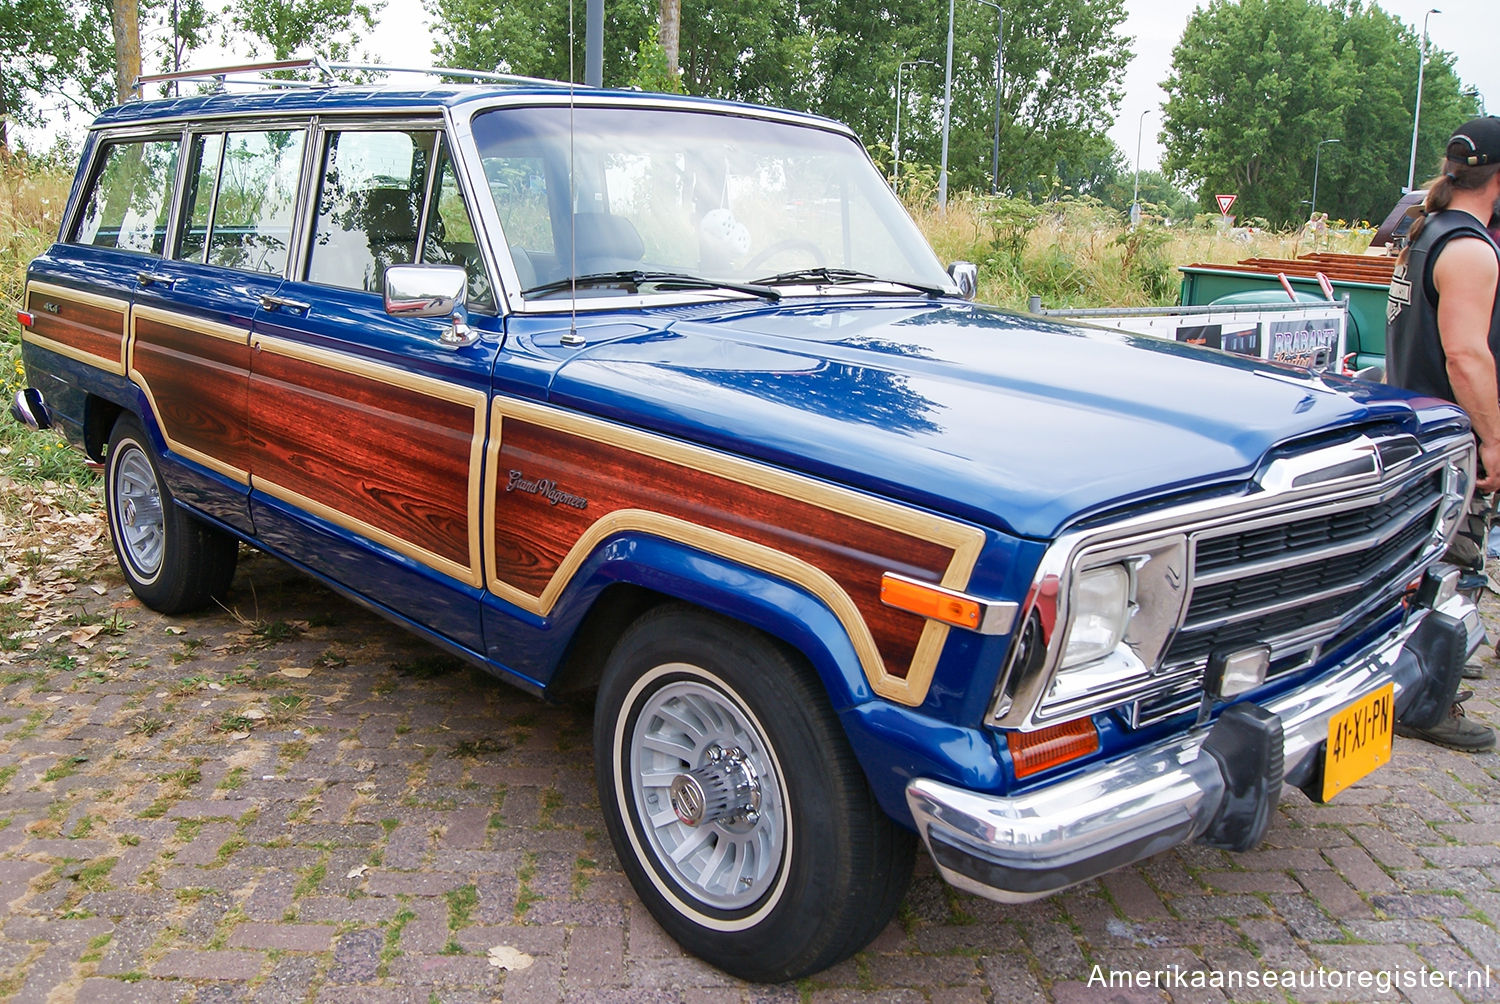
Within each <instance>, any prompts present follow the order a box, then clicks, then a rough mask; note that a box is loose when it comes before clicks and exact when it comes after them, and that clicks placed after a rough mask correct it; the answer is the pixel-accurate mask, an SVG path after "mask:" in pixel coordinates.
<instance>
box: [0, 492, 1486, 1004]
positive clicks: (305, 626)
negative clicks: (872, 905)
mask: <svg viewBox="0 0 1500 1004" xmlns="http://www.w3.org/2000/svg"><path fill="white" fill-rule="evenodd" d="M0 487H4V488H6V489H7V490H10V489H14V490H25V489H19V488H17V487H16V486H14V485H5V486H0ZM73 519H75V520H76V522H72V523H65V524H59V525H58V526H60V527H61V529H54V530H52V531H49V532H52V533H53V534H54V537H55V539H53V540H52V541H51V542H50V543H48V542H46V541H45V540H40V542H36V543H34V544H33V546H32V547H31V549H30V550H28V551H26V552H24V553H8V554H5V555H3V557H0V560H3V562H4V570H5V575H3V576H0V580H3V582H4V586H3V591H0V602H3V604H4V605H3V607H0V610H3V611H4V620H3V623H0V639H4V648H3V650H0V998H4V999H11V1000H15V1001H26V1002H40V1001H67V1000H79V1001H110V1002H116V1001H232V1000H254V1001H281V1000H286V1001H300V1000H316V1001H351V1002H352V1001H359V1002H382V1001H419V1002H425V1001H445V1002H448V1001H451V1002H459V1001H488V1000H493V999H498V998H503V999H504V1000H507V1001H511V1000H515V1001H562V1000H566V1001H591V1000H599V1001H629V1000H639V1001H684V1002H718V1001H724V1002H729V1001H766V1000H786V1001H801V1000H812V1001H845V1000H857V999H872V1000H882V1001H924V1000H926V1001H942V1002H963V1001H997V1002H1012V1001H1129V1002H1134V1001H1167V1000H1170V1001H1218V1000H1295V1001H1343V1000H1355V1001H1363V1000H1401V999H1410V1000H1414V1001H1435V1002H1436V1001H1456V1000H1468V1001H1496V1000H1500V755H1496V754H1494V753H1489V754H1484V755H1479V756H1473V755H1465V754H1462V753H1454V752H1449V751H1447V750H1443V749H1439V748H1436V747H1433V746H1429V745H1425V744H1422V743H1418V742H1413V741H1410V740H1406V739H1401V738H1398V739H1397V740H1396V750H1395V758H1394V761H1393V763H1391V764H1390V765H1388V766H1387V767H1385V768H1383V769H1381V770H1380V771H1378V772H1377V773H1375V774H1374V775H1372V776H1371V777H1369V778H1367V779H1365V780H1364V781H1363V782H1361V783H1360V784H1359V785H1357V786H1356V787H1355V788H1353V789H1351V790H1349V791H1347V792H1345V793H1343V794H1341V795H1340V796H1339V797H1338V798H1337V799H1336V800H1335V801H1334V802H1333V803H1331V804H1328V805H1317V804H1314V803H1312V802H1310V801H1308V799H1307V798H1305V797H1304V796H1303V795H1302V794H1301V793H1300V792H1297V791H1294V790H1291V789H1288V790H1287V792H1286V794H1285V796H1284V798H1283V800H1282V804H1281V808H1280V812H1279V815H1278V817H1277V819H1276V821H1275V823H1274V825H1273V827H1272V829H1271V832H1270V835H1269V837H1268V839H1267V841H1266V843H1265V845H1264V846H1263V847H1262V848H1261V849H1259V850H1257V851H1255V852H1252V853H1248V854H1241V855H1232V854H1227V853H1223V852H1220V851H1216V850H1212V849H1208V848H1204V847H1200V846H1190V847H1187V848H1183V849H1181V850H1178V851H1174V852H1169V853H1166V854H1163V855H1161V856H1159V857H1157V858H1154V859H1152V860H1150V861H1147V862H1145V863H1144V864H1141V865H1139V866H1136V867H1131V868H1126V869H1123V870H1121V871H1118V872H1116V873H1114V874H1112V875H1110V876H1108V877H1106V878H1105V879H1103V880H1102V881H1098V882H1091V883H1088V884H1086V885H1083V886H1080V887H1077V888H1075V889H1073V890H1071V891H1069V892H1067V893H1065V894H1062V895H1059V896H1056V897H1053V898H1051V899H1047V900H1044V901H1041V902H1038V903H1032V904H1028V905H1024V906H1004V905H1000V904H996V903H991V902H988V901H986V900H982V899H978V898H975V897H972V896H968V895H965V894H962V893H958V892H955V891H954V890H952V889H951V888H949V887H948V886H947V885H945V884H944V883H943V882H942V881H940V880H939V879H938V878H937V877H936V875H935V874H934V872H933V869H932V867H931V865H930V864H929V863H928V862H927V861H926V860H925V859H924V860H922V861H921V862H919V865H918V870H917V875H916V878H915V880H914V881H913V884H912V887H911V891H910V893H909V894H908V896H907V898H906V901H905V903H904V904H903V906H902V907H901V910H900V913H899V915H898V918H897V920H896V921H895V922H893V923H892V924H891V925H890V927H889V928H887V929H886V931H885V932H884V933H883V934H881V935H880V936H879V938H878V939H877V940H876V941H875V942H874V944H872V945H871V946H870V947H869V949H868V950H866V951H864V952H862V953H861V954H859V955H858V956H856V957H855V958H853V959H851V960H849V961H847V962H845V963H842V964H840V965H838V966H836V967H835V968H833V969H830V970H828V971H827V972H824V973H822V974H820V975H818V976H816V977H813V978H811V979H808V980H804V981H802V982H800V983H797V984H791V985H783V986H774V987H763V986H751V985H748V984H744V983H741V982H739V981H737V980H734V979H732V978H730V977H727V976H725V975H724V974H722V973H720V972H719V971H717V970H715V969H713V968H711V967H709V966H707V965H705V964H703V963H701V962H699V961H697V960H696V959H693V958H690V957H687V956H686V955H684V954H683V952H682V951H681V950H680V949H678V948H677V946H676V945H675V944H674V943H673V942H672V941H671V940H670V939H669V938H667V937H666V936H665V935H664V934H663V933H662V932H661V930H660V929H659V928H658V927H657V926H656V924H655V923H654V922H653V921H652V920H651V918H650V917H649V916H648V915H647V914H646V913H645V911H644V909H643V908H642V907H641V905H640V904H639V902H638V901H637V900H636V898H635V896H634V894H633V893H632V891H631V889H630V887H629V885H628V884H627V883H626V881H625V878H624V875H623V874H622V872H621V871H620V868H619V865H618V864H617V863H616V861H615V858H614V855H613V853H612V851H611V849H610V847H609V842H608V838H607V836H606V835H605V832H604V826H603V822H602V819H601V817H600V814H599V807H598V800H597V798H596V796H595V793H594V783H593V773H592V755H591V751H590V728H591V725H590V711H589V708H588V707H587V706H585V705H576V706H553V705H547V704H543V703H541V702H539V701H537V700H535V699H533V698H531V697H528V696H526V695H525V694H523V693H521V692H520V691H517V690H515V689H512V688H510V687H508V686H506V685H504V684H501V683H498V682H496V681H494V680H492V679H490V678H489V677H487V676H485V675H484V674H483V673H480V672H478V671H476V670H472V669H470V668H468V667H467V666H466V665H463V664H460V663H458V662H456V661H454V660H451V659H449V658H448V657H446V656H445V655H443V654H442V653H441V652H439V651H438V650H436V649H434V648H432V647H430V646H428V645H426V644H424V643H423V642H421V641H419V640H416V639H415V638H413V637H411V636H409V635H407V634H405V633H404V632H402V631H401V630H399V629H398V628H396V627H393V626H391V625H389V624H387V623H386V622H384V621H382V620H381V619H380V618H378V617H376V616H374V615H372V614H370V613H368V612H366V611H365V610H363V609H361V608H359V607H357V606H355V605H353V604H351V603H348V602H346V601H344V600H343V599H341V598H339V597H337V596H336V595H334V594H333V593H331V592H329V591H328V590H326V589H324V588H323V587H321V586H320V585H318V584H316V583H315V582H313V581H312V580H310V579H308V578H306V577H304V576H302V575H300V574H299V573H297V572H296V571H294V570H292V569H290V568H289V567H287V566H285V565H283V564H281V563H279V562H277V561H275V560H273V559H271V558H268V557H265V556H263V555H259V554H255V553H253V552H245V553H244V554H243V555H242V562H241V568H240V571H239V573H238V575H237V576H236V579H235V583H234V587H233V591H232V594H231V596H230V597H229V599H228V601H227V603H226V604H225V608H224V609H215V610H213V611H211V612H206V613H202V614H198V615H193V616H188V617H176V618H168V617H163V616H160V615H158V614H155V613H153V612H151V611H149V610H146V609H144V608H142V607H141V606H140V605H139V604H138V603H136V602H135V601H134V599H133V597H132V596H131V594H130V593H129V590H128V589H126V588H125V586H124V585H123V582H122V580H121V579H120V577H119V575H118V573H117V572H115V571H114V570H113V566H112V562H111V561H109V560H106V559H107V557H108V542H107V540H105V539H104V537H103V536H102V526H101V525H100V522H99V520H98V518H97V516H93V515H90V514H87V513H85V514H83V515H80V516H77V517H73ZM33 552H35V553H34V554H33ZM54 552H55V553H54ZM57 553H60V554H63V555H64V557H63V558H56V556H55V554H57ZM1485 616H1486V620H1487V622H1488V624H1489V625H1490V630H1491V633H1492V636H1494V637H1497V638H1500V602H1496V601H1495V599H1494V598H1493V597H1492V598H1490V599H1489V600H1487V602H1486V609H1485ZM1491 654H1492V653H1491ZM1487 665H1488V667H1489V677H1490V678H1489V679H1485V680H1479V681H1474V682H1473V686H1474V689H1475V690H1476V692H1477V693H1476V696H1475V697H1474V698H1473V699H1472V700H1471V701H1470V702H1469V704H1468V707H1469V709H1470V711H1471V713H1473V714H1475V715H1477V716H1479V717H1481V718H1483V719H1485V720H1488V721H1491V722H1500V706H1497V697H1500V663H1496V662H1495V661H1494V660H1493V659H1490V660H1489V661H1488V663H1487ZM1269 973H1274V974H1277V977H1278V979H1279V980H1283V981H1284V980H1285V979H1286V978H1287V977H1288V976H1290V977H1291V978H1292V979H1293V980H1294V984H1293V986H1292V988H1291V989H1287V988H1285V987H1284V986H1283V985H1281V984H1280V983H1278V985H1277V986H1276V987H1274V988H1268V987H1267V986H1266V985H1265V982H1264V981H1265V978H1266V974H1269ZM1320 973H1321V975H1320ZM1126 974H1131V975H1128V976H1127V975H1126ZM1235 974H1239V975H1238V980H1239V981H1240V982H1239V983H1238V984H1234V983H1232V982H1231V981H1233V980H1235V979H1236V975H1235ZM1250 974H1255V975H1254V976H1253V977H1252V976H1251V975H1250ZM1361 974H1363V975H1361ZM1449 974H1451V976H1452V977H1453V978H1455V979H1456V980H1457V986H1455V987H1450V986H1446V985H1437V984H1438V983H1445V982H1447V978H1448V975H1449ZM1250 979H1254V980H1255V981H1256V982H1255V983H1254V984H1251V983H1250V982H1248V981H1249V980H1250ZM1143 982H1144V983H1145V984H1147V985H1144V986H1143V985H1142V983H1143ZM1403 984H1405V985H1403Z"/></svg>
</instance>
